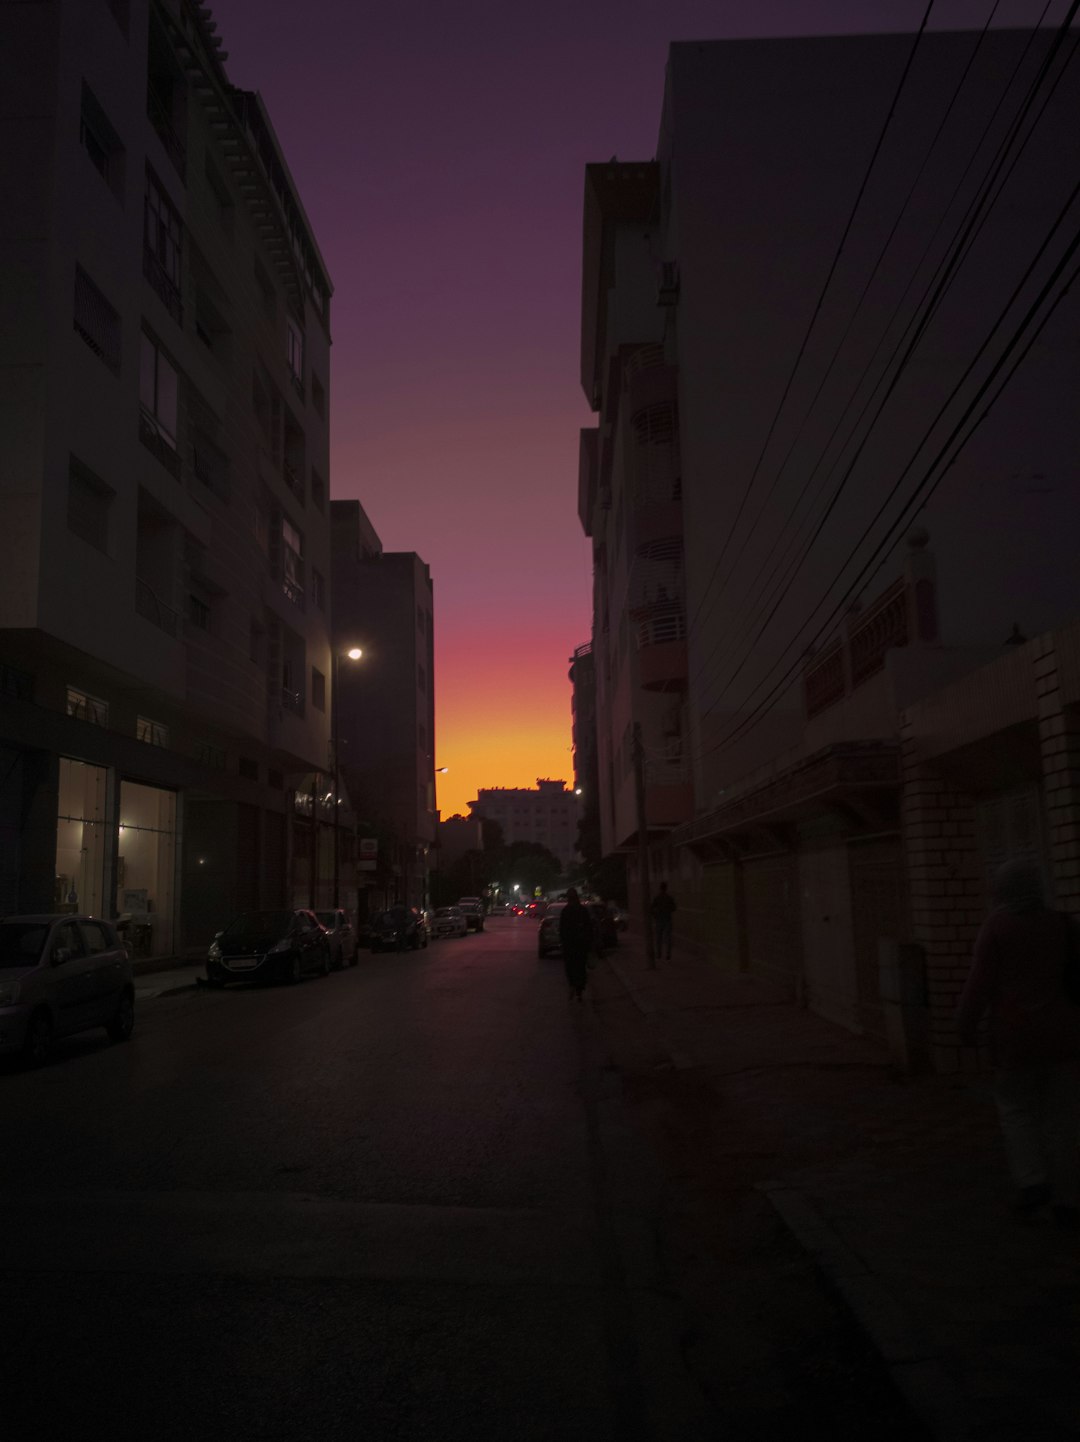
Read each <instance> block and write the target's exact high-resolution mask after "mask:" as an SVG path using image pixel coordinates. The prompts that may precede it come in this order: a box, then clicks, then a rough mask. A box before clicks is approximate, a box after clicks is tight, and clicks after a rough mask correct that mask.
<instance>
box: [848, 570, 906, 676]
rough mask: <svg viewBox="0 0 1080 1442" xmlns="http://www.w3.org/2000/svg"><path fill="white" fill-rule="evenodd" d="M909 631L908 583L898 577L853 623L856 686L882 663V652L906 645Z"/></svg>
mask: <svg viewBox="0 0 1080 1442" xmlns="http://www.w3.org/2000/svg"><path fill="white" fill-rule="evenodd" d="M909 639H910V638H909V635H908V602H907V586H906V585H905V583H904V582H903V581H902V580H900V581H897V582H896V584H895V585H893V586H892V587H890V589H889V590H888V591H886V592H885V594H884V595H883V596H882V597H881V598H880V599H879V600H878V601H876V602H875V604H874V605H873V606H872V607H871V608H870V610H869V611H868V612H867V613H866V615H865V616H862V617H860V618H859V620H858V621H856V622H855V623H854V625H853V626H852V628H851V630H850V632H849V636H848V646H849V648H850V651H851V684H852V685H853V686H858V685H859V683H860V682H861V681H865V680H866V679H867V677H868V676H873V675H874V673H875V672H876V671H880V670H881V669H882V667H883V666H884V665H885V653H886V652H887V651H891V650H893V649H895V648H896V647H899V646H906V645H907V644H908V640H909Z"/></svg>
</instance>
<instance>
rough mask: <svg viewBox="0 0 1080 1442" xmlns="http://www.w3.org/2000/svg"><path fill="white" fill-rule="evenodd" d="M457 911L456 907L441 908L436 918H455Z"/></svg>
mask: <svg viewBox="0 0 1080 1442" xmlns="http://www.w3.org/2000/svg"><path fill="white" fill-rule="evenodd" d="M456 910H457V908H456V907H454V906H440V907H439V909H438V911H437V912H436V913H435V915H436V916H453V914H454V912H455V911H456Z"/></svg>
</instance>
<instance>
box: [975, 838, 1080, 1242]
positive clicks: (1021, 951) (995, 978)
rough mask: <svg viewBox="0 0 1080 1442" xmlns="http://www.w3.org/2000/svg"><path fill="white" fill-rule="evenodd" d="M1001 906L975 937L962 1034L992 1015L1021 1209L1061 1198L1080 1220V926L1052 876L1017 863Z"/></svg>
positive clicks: (1000, 1095)
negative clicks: (1047, 889)
mask: <svg viewBox="0 0 1080 1442" xmlns="http://www.w3.org/2000/svg"><path fill="white" fill-rule="evenodd" d="M994 900H995V902H996V903H997V906H996V909H995V910H994V911H993V912H992V913H991V915H990V916H989V917H988V918H987V920H986V921H985V922H984V924H983V927H982V929H981V931H980V932H979V935H978V938H977V940H976V942H975V960H974V964H973V966H972V969H971V975H970V976H969V977H968V980H967V984H966V986H965V987H964V991H963V995H962V996H961V998H960V1005H959V1007H958V1008H957V1013H956V1021H957V1028H958V1030H959V1032H960V1037H961V1040H962V1041H963V1042H965V1043H966V1044H967V1045H968V1046H974V1045H975V1042H976V1038H977V1033H978V1028H979V1023H980V1021H981V1020H982V1018H983V1017H984V1016H986V1017H987V1018H988V1023H989V1025H988V1031H989V1040H990V1048H991V1057H992V1059H993V1063H994V1069H995V1070H994V1090H995V1093H996V1100H997V1107H998V1114H999V1116H1000V1118H1001V1130H1002V1134H1003V1136H1004V1139H1005V1151H1006V1155H1007V1157H1008V1161H1009V1169H1010V1171H1011V1173H1012V1177H1013V1181H1014V1183H1015V1184H1016V1199H1015V1201H1014V1203H1013V1210H1014V1211H1015V1212H1016V1214H1017V1215H1018V1216H1030V1215H1031V1214H1032V1213H1033V1212H1035V1211H1036V1210H1037V1209H1038V1208H1039V1207H1042V1206H1045V1205H1046V1204H1047V1203H1052V1205H1053V1214H1054V1218H1055V1220H1056V1221H1057V1222H1058V1223H1059V1225H1061V1226H1064V1227H1075V1226H1077V1224H1078V1222H1080V1153H1078V1151H1077V1144H1076V1141H1077V1133H1076V1128H1077V1117H1078V1107H1077V1097H1078V1088H1077V1078H1076V1070H1075V1068H1076V1063H1077V1060H1078V1059H1080V1006H1077V1005H1075V1004H1074V1002H1073V1001H1071V1000H1070V998H1069V994H1068V992H1067V990H1066V980H1065V977H1066V969H1067V968H1068V967H1070V966H1071V964H1072V960H1073V958H1076V959H1077V960H1080V951H1077V950H1074V948H1076V947H1077V946H1078V944H1080V938H1078V934H1077V928H1076V923H1075V922H1073V921H1071V920H1070V918H1069V917H1067V916H1064V915H1063V914H1062V913H1060V912H1056V911H1050V910H1048V909H1047V907H1046V905H1045V903H1044V900H1043V885H1042V874H1041V872H1040V870H1039V868H1038V866H1037V865H1036V864H1035V863H1034V862H1031V861H1025V860H1020V859H1016V860H1013V861H1010V862H1006V864H1005V865H1004V866H1002V867H1001V868H999V870H998V872H997V874H996V876H995V878H994Z"/></svg>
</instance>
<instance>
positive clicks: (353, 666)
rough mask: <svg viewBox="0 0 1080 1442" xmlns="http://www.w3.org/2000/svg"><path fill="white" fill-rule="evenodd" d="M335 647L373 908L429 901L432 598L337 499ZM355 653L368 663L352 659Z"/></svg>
mask: <svg viewBox="0 0 1080 1442" xmlns="http://www.w3.org/2000/svg"><path fill="white" fill-rule="evenodd" d="M330 511H331V518H332V524H333V597H334V614H333V639H334V653H335V655H336V657H337V658H338V659H337V661H336V662H335V665H336V668H337V678H338V686H337V700H336V703H335V704H336V708H337V717H336V719H337V730H338V736H339V738H340V741H339V755H340V760H341V771H342V775H343V777H344V779H345V784H346V788H347V790H348V793H349V797H350V798H351V801H352V804H353V807H354V809H355V811H356V813H357V817H358V826H359V829H360V834H361V835H362V836H363V835H365V834H367V835H371V836H374V837H375V838H376V839H377V840H378V842H379V847H380V855H379V858H378V865H377V869H376V871H375V873H374V877H372V876H371V874H370V873H362V874H361V880H362V881H372V882H373V883H374V884H372V885H371V886H370V888H369V889H370V891H371V893H372V894H371V895H370V896H369V897H368V898H367V900H368V902H369V903H370V904H371V905H381V904H388V903H389V902H392V901H403V902H405V903H406V904H407V905H410V906H425V905H427V903H428V899H429V898H428V874H429V870H430V866H431V858H430V855H429V853H430V850H431V848H432V846H433V845H434V842H435V825H436V811H435V760H434V756H435V674H434V670H435V640H434V634H435V632H434V628H435V620H434V595H433V589H432V583H431V573H430V571H429V570H428V567H427V566H426V565H425V563H424V562H423V561H422V560H421V559H420V557H419V556H417V555H415V554H414V553H413V552H412V551H400V552H395V551H384V550H383V549H382V545H381V543H380V541H379V538H378V536H377V535H376V533H375V531H374V529H373V528H372V526H371V523H370V521H369V520H368V518H367V516H366V515H365V513H364V510H363V507H362V506H361V505H360V503H359V501H334V502H332V503H331V507H330ZM350 646H359V647H360V648H361V649H362V651H363V653H364V654H363V657H362V659H361V660H359V661H356V662H351V661H349V660H347V659H345V652H346V651H347V650H348V649H349V647H350Z"/></svg>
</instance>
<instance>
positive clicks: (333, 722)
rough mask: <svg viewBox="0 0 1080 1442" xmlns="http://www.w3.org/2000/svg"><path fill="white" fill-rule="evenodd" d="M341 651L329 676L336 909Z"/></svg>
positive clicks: (337, 896) (354, 650) (356, 652)
mask: <svg viewBox="0 0 1080 1442" xmlns="http://www.w3.org/2000/svg"><path fill="white" fill-rule="evenodd" d="M363 654H364V653H363V651H362V650H361V649H360V647H359V646H350V647H349V649H348V650H347V651H346V652H345V653H344V655H345V656H346V657H347V658H348V660H350V661H359V660H360V658H361V656H363ZM341 656H342V653H341V652H340V651H335V652H334V665H333V671H332V674H331V678H330V687H331V690H330V751H331V754H332V755H333V758H334V910H335V911H336V910H337V908H338V906H339V905H340V902H341V875H340V870H341V868H340V865H339V863H338V854H339V846H340V842H339V838H338V832H339V828H340V825H341V818H340V817H339V815H338V812H339V810H340V808H341V766H340V762H339V757H338V751H339V750H340V744H339V741H338V672H339V670H340V662H341ZM311 824H312V825H313V826H314V824H315V818H314V816H312V818H311Z"/></svg>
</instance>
